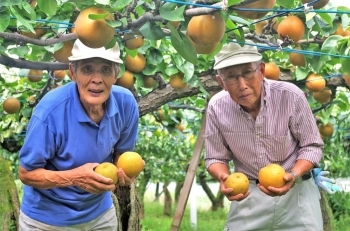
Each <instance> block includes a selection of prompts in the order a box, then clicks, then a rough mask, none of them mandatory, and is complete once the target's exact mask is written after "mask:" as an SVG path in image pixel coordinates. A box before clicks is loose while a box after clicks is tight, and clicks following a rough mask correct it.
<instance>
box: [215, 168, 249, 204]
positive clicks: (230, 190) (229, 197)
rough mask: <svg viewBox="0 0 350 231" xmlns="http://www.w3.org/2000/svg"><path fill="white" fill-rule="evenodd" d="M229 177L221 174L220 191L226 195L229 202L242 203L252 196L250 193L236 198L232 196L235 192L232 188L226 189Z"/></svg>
mask: <svg viewBox="0 0 350 231" xmlns="http://www.w3.org/2000/svg"><path fill="white" fill-rule="evenodd" d="M228 176H229V175H228V174H221V176H220V177H219V179H220V190H221V192H222V194H224V195H225V196H226V197H227V199H228V200H229V201H241V200H244V199H245V198H247V197H248V196H249V194H250V192H249V191H248V192H247V193H246V194H242V193H241V194H237V195H235V196H232V195H231V193H232V191H233V189H232V188H226V187H225V183H224V182H225V180H226V179H227V177H228Z"/></svg>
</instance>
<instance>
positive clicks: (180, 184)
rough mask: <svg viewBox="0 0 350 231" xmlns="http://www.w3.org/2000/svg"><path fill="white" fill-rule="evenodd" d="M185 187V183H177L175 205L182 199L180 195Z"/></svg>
mask: <svg viewBox="0 0 350 231" xmlns="http://www.w3.org/2000/svg"><path fill="white" fill-rule="evenodd" d="M183 186H184V182H176V187H175V203H176V204H177V202H179V198H180V193H181V189H182V187H183Z"/></svg>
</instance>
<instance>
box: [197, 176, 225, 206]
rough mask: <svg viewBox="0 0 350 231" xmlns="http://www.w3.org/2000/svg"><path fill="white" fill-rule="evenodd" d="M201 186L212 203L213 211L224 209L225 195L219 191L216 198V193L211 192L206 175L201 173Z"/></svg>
mask: <svg viewBox="0 0 350 231" xmlns="http://www.w3.org/2000/svg"><path fill="white" fill-rule="evenodd" d="M199 184H200V185H201V186H202V188H203V190H204V192H205V194H207V196H208V198H209V200H210V201H211V210H212V211H216V210H218V209H219V208H224V194H222V193H221V191H220V190H218V192H217V194H216V196H214V193H213V192H212V191H211V189H210V188H209V186H208V184H207V181H206V179H205V174H204V173H199Z"/></svg>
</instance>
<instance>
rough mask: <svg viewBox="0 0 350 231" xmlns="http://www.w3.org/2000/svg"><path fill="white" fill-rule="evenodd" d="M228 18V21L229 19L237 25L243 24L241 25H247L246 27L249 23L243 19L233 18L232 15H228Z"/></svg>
mask: <svg viewBox="0 0 350 231" xmlns="http://www.w3.org/2000/svg"><path fill="white" fill-rule="evenodd" d="M228 17H229V19H231V20H232V21H234V22H237V23H239V24H243V25H247V26H249V25H250V22H249V21H247V20H245V19H243V18H241V17H238V16H234V15H229V16H228Z"/></svg>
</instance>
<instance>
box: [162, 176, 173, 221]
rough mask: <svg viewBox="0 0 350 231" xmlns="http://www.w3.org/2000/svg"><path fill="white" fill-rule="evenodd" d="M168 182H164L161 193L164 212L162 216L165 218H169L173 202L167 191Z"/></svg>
mask: <svg viewBox="0 0 350 231" xmlns="http://www.w3.org/2000/svg"><path fill="white" fill-rule="evenodd" d="M169 184H170V182H164V185H163V192H164V211H163V214H164V215H166V216H171V205H172V203H173V200H172V199H171V195H170V192H169V190H168V186H169Z"/></svg>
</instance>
